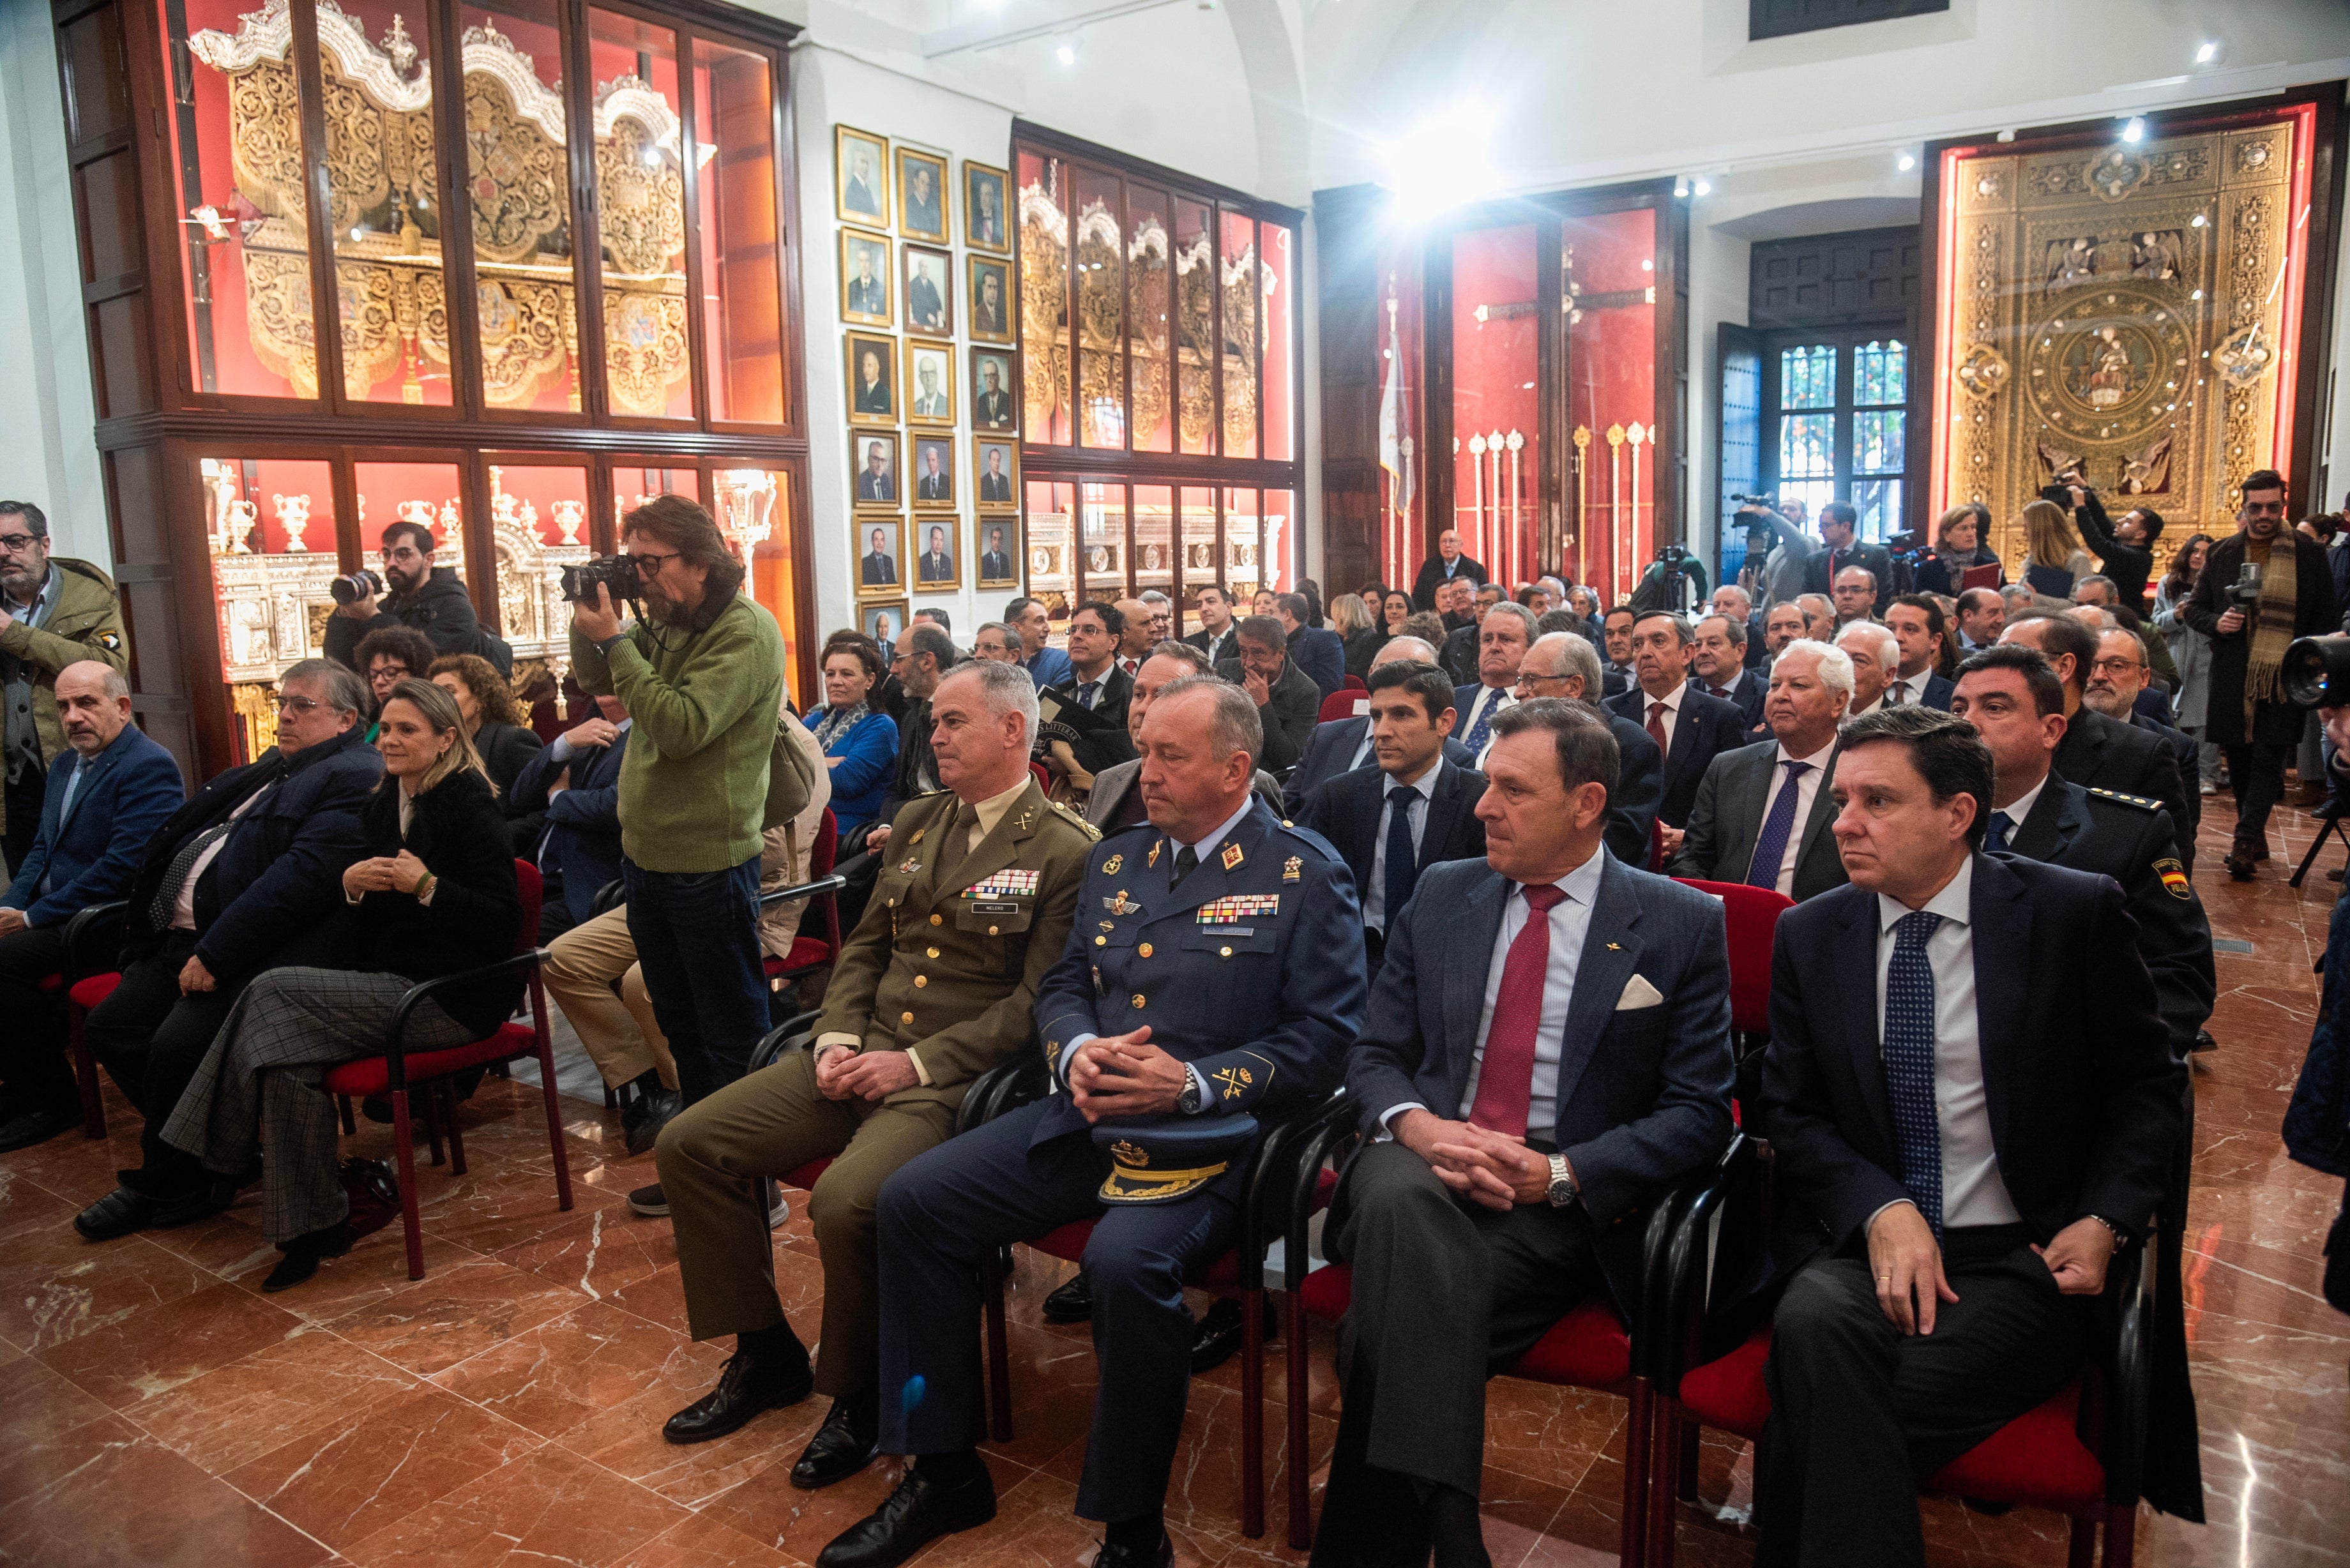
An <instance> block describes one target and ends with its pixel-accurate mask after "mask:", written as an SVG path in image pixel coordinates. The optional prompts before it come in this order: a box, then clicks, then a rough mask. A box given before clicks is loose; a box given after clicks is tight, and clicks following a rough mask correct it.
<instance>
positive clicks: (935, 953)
mask: <svg viewBox="0 0 2350 1568" xmlns="http://www.w3.org/2000/svg"><path fill="white" fill-rule="evenodd" d="M930 953H931V957H932V958H936V957H938V956H939V950H938V949H936V948H932V949H931V950H930Z"/></svg>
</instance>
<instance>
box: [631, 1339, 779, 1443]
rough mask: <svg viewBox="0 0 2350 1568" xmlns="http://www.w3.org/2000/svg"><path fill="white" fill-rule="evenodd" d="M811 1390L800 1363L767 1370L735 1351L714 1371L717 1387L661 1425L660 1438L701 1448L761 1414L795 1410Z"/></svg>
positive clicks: (763, 1365) (766, 1367)
mask: <svg viewBox="0 0 2350 1568" xmlns="http://www.w3.org/2000/svg"><path fill="white" fill-rule="evenodd" d="M815 1387H816V1374H815V1372H814V1371H812V1370H811V1369H810V1368H809V1366H808V1365H807V1363H806V1361H805V1360H803V1361H801V1362H800V1363H799V1364H798V1365H797V1366H795V1365H793V1364H792V1363H790V1362H788V1361H787V1362H785V1363H784V1364H783V1365H782V1366H768V1365H767V1364H765V1363H764V1362H760V1361H754V1360H753V1359H752V1358H751V1357H750V1356H747V1355H743V1354H742V1353H741V1352H740V1351H737V1352H736V1353H735V1354H734V1355H730V1356H728V1357H727V1358H726V1365H725V1366H723V1367H721V1368H720V1369H719V1373H718V1386H717V1387H715V1388H712V1390H711V1391H710V1392H709V1393H707V1394H704V1395H703V1396H702V1397H701V1398H699V1399H696V1400H695V1401H694V1402H693V1403H692V1404H691V1405H688V1406H687V1407H685V1408H684V1409H682V1410H680V1411H679V1412H678V1413H677V1414H676V1415H674V1416H671V1417H670V1418H669V1419H668V1420H667V1421H666V1422H664V1423H662V1425H661V1436H662V1437H664V1438H668V1439H669V1440H670V1441H671V1442H672V1443H706V1442H708V1441H710V1439H711V1438H723V1437H724V1436H725V1435H726V1434H727V1433H729V1432H732V1431H734V1430H736V1429H737V1428H740V1427H742V1426H743V1424H744V1423H745V1422H747V1421H749V1420H750V1419H751V1417H754V1416H755V1415H757V1414H759V1412H760V1411H762V1410H772V1409H774V1408H775V1407H777V1406H779V1405H796V1404H798V1403H799V1402H800V1401H801V1400H803V1399H805V1398H806V1397H808V1395H809V1393H810V1392H811V1391H813V1390H814V1389H815Z"/></svg>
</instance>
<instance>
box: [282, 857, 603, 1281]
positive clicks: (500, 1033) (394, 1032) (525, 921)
mask: <svg viewBox="0 0 2350 1568" xmlns="http://www.w3.org/2000/svg"><path fill="white" fill-rule="evenodd" d="M515 883H516V885H517V891H518V892H519V893H520V894H521V896H522V919H521V922H520V923H519V924H518V925H517V926H516V927H515V951H514V954H513V956H511V957H509V958H503V959H500V960H499V961H497V962H495V963H490V964H484V965H482V966H481V967H480V968H478V969H469V970H465V971H462V972H460V973H457V974H450V975H443V976H442V977H441V978H440V979H438V980H428V981H423V982H422V983H421V984H418V985H412V986H411V987H409V988H408V992H407V994H406V995H404V996H402V997H401V998H400V1005H399V1006H398V1007H396V1008H395V1009H393V1011H392V1014H391V1027H390V1029H388V1030H386V1031H385V1038H384V1054H382V1055H380V1056H362V1057H360V1058H359V1060H357V1061H355V1062H345V1063H342V1064H339V1065H338V1066H336V1067H334V1068H333V1069H331V1070H330V1071H329V1072H328V1074H327V1091H328V1093H329V1094H334V1095H341V1096H346V1097H348V1096H354V1095H360V1096H364V1095H389V1096H390V1098H391V1143H392V1153H393V1155H394V1157H395V1158H396V1159H397V1160H398V1162H399V1168H400V1226H401V1229H402V1230H403V1231H405V1232H406V1234H407V1237H408V1277H409V1278H410V1279H411V1280H421V1279H422V1278H423V1277H424V1231H423V1229H422V1227H421V1226H420V1225H419V1224H418V1222H417V1218H416V1150H415V1147H414V1135H413V1131H412V1127H411V1122H410V1120H409V1098H408V1096H409V1086H410V1085H411V1084H417V1085H422V1087H423V1090H424V1093H425V1095H426V1096H427V1102H426V1116H427V1117H428V1119H429V1120H430V1121H432V1122H433V1123H435V1124H437V1121H438V1120H439V1119H440V1118H437V1117H434V1116H433V1114H432V1108H431V1107H432V1106H433V1105H435V1104H446V1106H447V1107H448V1109H449V1111H450V1112H451V1113H452V1114H451V1115H449V1116H448V1117H447V1118H446V1119H447V1122H448V1130H449V1154H450V1169H451V1170H452V1172H453V1173H454V1174H456V1175H459V1176H463V1174H464V1173H465V1144H464V1136H463V1134H462V1133H461V1132H459V1130H458V1128H457V1118H456V1116H455V1115H454V1112H455V1109H456V1105H455V1101H454V1098H453V1097H450V1098H448V1099H446V1100H445V1101H444V1100H443V1099H442V1095H443V1092H444V1089H445V1083H444V1080H446V1079H448V1078H450V1077H452V1076H453V1075H456V1074H459V1073H462V1072H463V1071H464V1070H465V1069H466V1068H468V1067H485V1066H488V1065H490V1064H492V1063H496V1062H510V1061H512V1060H514V1059H515V1057H517V1056H536V1058H537V1059H538V1079H539V1085H540V1087H541V1089H542V1090H543V1091H544V1092H545V1094H546V1141H547V1143H548V1145H549V1146H550V1147H552V1148H553V1149H554V1151H555V1192H556V1208H557V1209H561V1210H569V1209H570V1207H571V1161H570V1159H569V1158H568V1157H567V1155H566V1152H565V1150H564V1147H563V1115H562V1112H561V1110H560V1109H559V1108H558V1107H557V1106H556V1090H555V1050H554V1047H553V1045H552V1044H550V1043H549V1041H548V1038H547V1033H546V987H545V986H544V985H543V984H542V983H541V981H540V979H539V966H540V964H541V963H543V962H544V961H546V950H545V949H543V948H541V947H539V946H538V945H537V937H538V909H539V898H540V888H539V880H538V867H536V866H534V865H532V864H531V863H530V862H529V861H527V860H517V861H515ZM514 971H521V972H522V973H524V974H526V975H527V976H529V979H530V1020H531V1021H530V1022H529V1023H513V1022H507V1023H501V1024H499V1025H498V1027H497V1028H496V1029H495V1030H494V1032H493V1033H490V1034H488V1035H487V1036H485V1037H484V1038H483V1039H480V1040H476V1041H474V1042H473V1043H472V1044H467V1045H455V1046H452V1047H450V1048H449V1049H448V1050H445V1051H411V1050H410V1049H408V1047H407V1044H406V1042H405V1041H404V1040H403V1039H402V1038H401V1037H402V1035H403V1034H404V1033H406V1032H407V1028H408V1015H409V1014H410V1013H411V1012H413V1011H414V1010H415V1009H416V1006H417V1004H418V1003H420V1002H423V1001H424V1000H425V999H426V998H428V997H430V996H432V993H433V992H437V991H441V990H443V989H445V988H446V987H448V986H451V985H454V984H457V983H458V982H460V981H469V980H485V979H487V978H489V977H490V976H492V975H497V974H505V973H510V972H514ZM440 1152H441V1151H440V1137H439V1132H438V1127H437V1125H435V1127H434V1133H433V1150H432V1154H433V1161H434V1163H435V1164H438V1163H439V1161H440Z"/></svg>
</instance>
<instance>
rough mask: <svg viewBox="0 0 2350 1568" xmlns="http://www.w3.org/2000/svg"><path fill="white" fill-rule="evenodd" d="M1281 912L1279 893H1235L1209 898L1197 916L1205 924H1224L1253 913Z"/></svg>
mask: <svg viewBox="0 0 2350 1568" xmlns="http://www.w3.org/2000/svg"><path fill="white" fill-rule="evenodd" d="M1280 913H1281V895H1280V894H1278V893H1233V894H1231V895H1228V896H1227V897H1225V898H1211V899H1209V900H1208V901H1207V902H1206V903H1204V904H1202V905H1201V906H1200V910H1199V914H1198V915H1197V916H1196V917H1195V918H1196V919H1198V920H1199V922H1200V924H1201V925H1203V926H1224V925H1230V924H1231V923H1232V921H1234V920H1245V919H1249V918H1250V917H1251V916H1253V915H1278V914H1280Z"/></svg>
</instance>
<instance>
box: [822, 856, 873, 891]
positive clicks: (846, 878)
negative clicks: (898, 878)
mask: <svg viewBox="0 0 2350 1568" xmlns="http://www.w3.org/2000/svg"><path fill="white" fill-rule="evenodd" d="M874 869H875V861H874V855H873V851H871V850H870V849H860V850H858V852H857V853H856V854H854V855H852V856H850V857H848V858H847V859H846V860H836V861H834V862H833V863H832V874H833V875H834V876H836V877H839V878H840V880H841V882H842V884H843V885H844V886H846V885H847V884H848V883H851V882H854V881H856V880H857V879H858V877H863V876H865V875H867V874H868V872H870V871H872V870H874Z"/></svg>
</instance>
